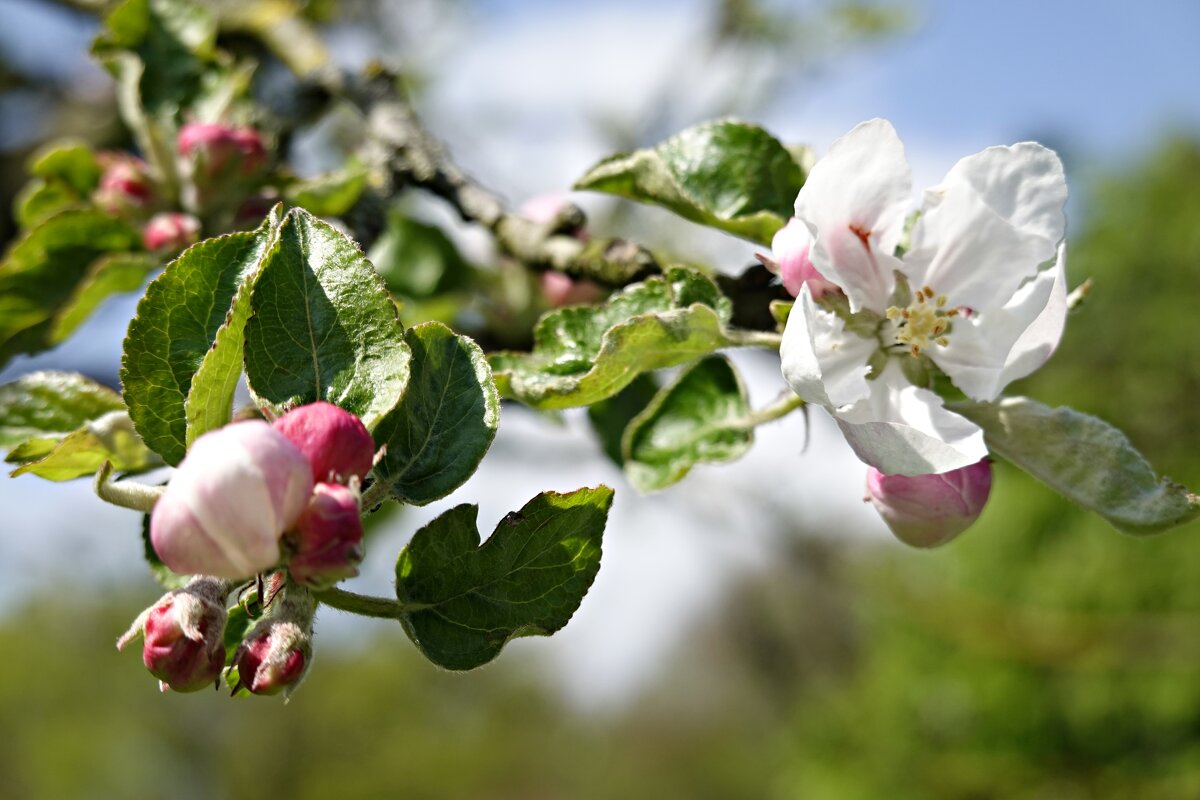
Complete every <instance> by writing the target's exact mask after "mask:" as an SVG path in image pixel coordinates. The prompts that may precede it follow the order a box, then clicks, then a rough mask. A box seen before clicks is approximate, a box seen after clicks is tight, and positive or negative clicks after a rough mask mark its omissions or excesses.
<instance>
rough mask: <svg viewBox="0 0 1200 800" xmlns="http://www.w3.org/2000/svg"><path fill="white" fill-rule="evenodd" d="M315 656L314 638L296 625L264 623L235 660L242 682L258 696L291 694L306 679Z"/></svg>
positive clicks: (240, 648)
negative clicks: (309, 665) (306, 669)
mask: <svg viewBox="0 0 1200 800" xmlns="http://www.w3.org/2000/svg"><path fill="white" fill-rule="evenodd" d="M311 655H312V637H311V636H309V635H307V634H306V633H305V631H304V629H303V628H301V627H300V625H298V624H296V623H295V622H292V621H286V620H285V621H280V620H274V619H266V620H263V621H262V622H260V623H259V624H258V626H256V627H255V629H254V630H253V631H251V633H250V635H249V636H248V637H247V638H246V640H245V641H243V642H242V644H241V646H240V647H239V648H238V651H237V653H236V654H235V655H234V657H233V666H235V667H236V668H237V671H238V682H239V685H240V686H244V687H245V688H247V689H249V690H250V691H251V692H252V693H254V694H262V695H270V694H278V693H279V692H281V691H284V690H288V692H289V693H290V692H291V691H292V689H293V688H294V686H295V685H296V684H297V683H299V681H300V679H301V678H302V677H304V671H305V668H306V667H307V666H308V661H309V657H310V656H311Z"/></svg>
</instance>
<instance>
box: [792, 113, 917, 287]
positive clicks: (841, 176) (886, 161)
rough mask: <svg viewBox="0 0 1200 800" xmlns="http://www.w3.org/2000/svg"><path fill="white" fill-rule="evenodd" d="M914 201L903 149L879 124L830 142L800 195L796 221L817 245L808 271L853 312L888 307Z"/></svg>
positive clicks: (885, 125) (884, 123)
mask: <svg viewBox="0 0 1200 800" xmlns="http://www.w3.org/2000/svg"><path fill="white" fill-rule="evenodd" d="M911 195H912V170H911V169H910V168H909V166H908V160H907V159H906V158H905V157H904V145H902V144H901V143H900V139H899V137H898V136H896V130H895V129H894V128H893V127H892V124H891V123H890V122H888V121H887V120H882V119H873V120H871V121H869V122H863V123H861V124H860V125H858V126H856V127H855V128H854V129H853V130H851V131H850V132H849V133H847V134H846V135H845V136H842V137H841V138H840V139H838V140H837V141H836V142H834V143H833V145H832V146H831V147H830V148H829V153H828V154H827V155H826V156H825V157H824V158H822V159H821V160H820V161H818V162H817V163H816V165H815V166H814V167H813V169H812V172H811V173H809V176H808V179H807V180H806V181H805V183H804V187H803V188H802V189H801V190H800V195H799V196H798V197H797V198H796V216H797V217H800V218H801V219H802V220H804V222H805V224H806V225H808V227H809V229H810V230H811V231H812V232H813V235H814V236H815V237H816V243H815V244H814V245H813V248H812V255H811V258H812V263H813V266H815V267H816V268H817V270H818V271H819V272H820V273H821V274H822V275H824V276H825V277H826V278H827V279H829V280H830V281H832V282H833V283H835V284H837V285H838V286H840V287H841V288H842V289H843V290H844V291H845V292H846V296H847V297H848V298H849V299H850V308H851V309H852V310H854V311H858V310H859V309H860V308H864V307H865V308H871V309H874V310H876V311H882V310H883V309H884V308H885V307H886V306H887V298H888V296H889V295H890V294H891V293H892V286H893V283H894V281H895V276H894V275H893V274H892V271H893V270H894V269H896V268H897V267H898V266H899V263H898V262H897V261H896V259H895V258H893V257H892V254H893V253H894V252H895V250H896V245H897V243H899V241H900V237H901V236H902V234H903V232H904V217H905V214H906V213H907V211H908V208H909V202H910V199H911Z"/></svg>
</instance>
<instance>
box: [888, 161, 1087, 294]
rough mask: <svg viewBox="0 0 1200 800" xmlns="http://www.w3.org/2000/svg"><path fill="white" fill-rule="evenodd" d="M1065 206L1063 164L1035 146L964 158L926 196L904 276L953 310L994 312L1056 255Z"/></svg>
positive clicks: (1065, 193)
mask: <svg viewBox="0 0 1200 800" xmlns="http://www.w3.org/2000/svg"><path fill="white" fill-rule="evenodd" d="M1066 201H1067V183H1066V177H1065V176H1064V174H1063V168H1062V162H1060V161H1059V159H1058V156H1057V155H1056V154H1055V153H1054V151H1053V150H1048V149H1046V148H1045V147H1042V146H1041V145H1039V144H1034V143H1032V142H1023V143H1021V144H1017V145H1013V146H1012V147H989V148H988V149H987V150H984V151H983V152H981V153H976V154H975V155H973V156H969V157H967V158H964V159H963V160H961V161H959V162H958V163H957V164H956V165H955V166H954V168H953V169H951V170H950V172H949V173H948V174H947V175H946V178H945V180H943V181H942V183H941V184H940V185H939V186H935V187H934V188H932V189H930V190H929V191H927V192H926V193H925V205H924V211H923V213H922V215H921V217H920V219H919V220H918V221H917V225H916V227H915V228H914V230H913V246H912V250H911V252H909V253H908V255H906V256H905V259H904V265H905V268H904V271H905V274H907V275H908V276H909V278H910V280H911V281H912V283H913V284H914V285H915V286H930V287H932V288H933V289H934V291H936V292H938V293H939V294H945V295H946V296H947V297H948V298H949V300H950V303H951V305H954V306H969V307H970V308H972V309H974V310H976V311H984V310H986V309H991V308H999V307H1001V306H1003V305H1004V304H1005V303H1007V302H1008V300H1009V299H1010V298H1011V297H1012V296H1013V294H1014V293H1015V292H1016V290H1017V288H1018V287H1019V286H1020V285H1021V284H1022V283H1023V282H1024V281H1025V280H1026V279H1028V278H1030V277H1032V276H1033V275H1034V274H1036V272H1037V270H1038V267H1039V266H1040V265H1041V264H1043V263H1045V262H1047V261H1049V260H1050V259H1052V258H1054V254H1055V250H1056V249H1057V247H1058V244H1059V242H1061V241H1062V238H1063V232H1064V230H1065V226H1066V219H1065V217H1064V216H1063V206H1064V205H1065V204H1066Z"/></svg>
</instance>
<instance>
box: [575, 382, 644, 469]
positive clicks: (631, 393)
mask: <svg viewBox="0 0 1200 800" xmlns="http://www.w3.org/2000/svg"><path fill="white" fill-rule="evenodd" d="M658 390H659V386H658V381H656V380H655V379H654V377H653V376H652V375H646V374H642V375H638V376H637V377H636V378H634V379H633V382H632V383H630V384H629V385H628V386H626V387H625V388H624V389H622V390H621V391H619V392H617V393H616V394H614V395H613V396H612V397H610V398H608V399H607V400H601V401H600V402H598V403H592V404H591V405H590V406H588V410H587V414H588V422H590V423H591V424H592V430H593V431H595V432H596V436H597V437H599V439H600V447H601V448H603V450H604V454H605V455H606V456H608V457H609V458H611V459H612V461H613V463H614V464H616V465H617V466H622V465H624V463H625V455H624V454H623V453H622V452H621V438H622V437H623V436H624V435H625V428H627V427H628V426H629V423H630V421H632V420H633V418H634V417H636V416H637V415H638V414H640V413H641V412H642V411H643V410H644V409H645V408H646V406H648V405H650V401H651V400H653V399H654V396H655V395H657V394H658Z"/></svg>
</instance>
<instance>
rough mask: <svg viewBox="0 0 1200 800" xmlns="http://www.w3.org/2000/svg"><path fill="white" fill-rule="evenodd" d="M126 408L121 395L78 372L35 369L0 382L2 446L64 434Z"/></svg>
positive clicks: (0, 440)
mask: <svg viewBox="0 0 1200 800" xmlns="http://www.w3.org/2000/svg"><path fill="white" fill-rule="evenodd" d="M122 408H124V403H122V402H121V396H120V395H118V394H117V393H116V392H114V391H113V390H112V389H110V388H108V387H107V386H105V385H103V384H100V383H96V382H95V381H93V380H91V379H90V378H86V377H84V376H83V375H80V374H78V373H74V372H32V373H30V374H28V375H23V376H21V377H20V378H18V379H17V380H15V381H13V382H12V383H6V384H3V385H0V447H10V446H12V445H14V444H18V443H19V442H22V441H24V440H26V439H30V438H33V437H42V438H60V437H63V436H66V435H67V434H68V433H70V432H71V431H73V430H75V429H76V428H78V427H79V426H80V425H82V424H84V423H85V422H88V421H89V420H93V419H96V418H98V417H101V416H103V415H104V414H107V413H108V412H110V411H119V410H121V409H122Z"/></svg>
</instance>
